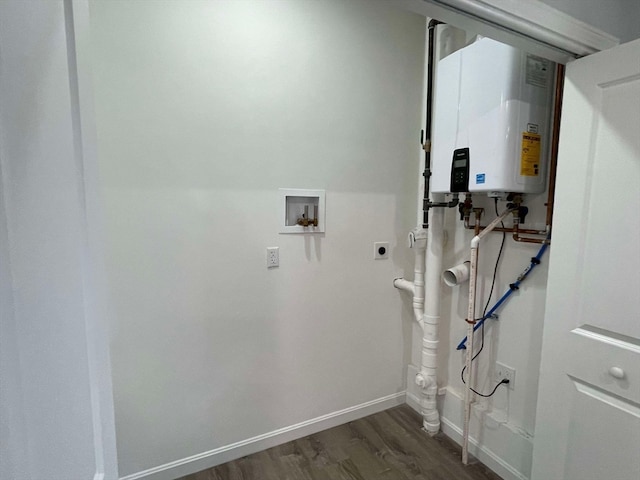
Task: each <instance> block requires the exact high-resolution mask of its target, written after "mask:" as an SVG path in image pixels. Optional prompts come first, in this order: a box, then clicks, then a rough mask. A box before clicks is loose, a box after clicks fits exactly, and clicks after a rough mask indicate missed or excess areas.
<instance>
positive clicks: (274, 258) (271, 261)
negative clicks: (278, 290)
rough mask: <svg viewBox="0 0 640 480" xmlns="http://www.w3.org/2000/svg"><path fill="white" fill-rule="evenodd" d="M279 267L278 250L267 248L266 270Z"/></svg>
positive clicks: (277, 248) (276, 248)
mask: <svg viewBox="0 0 640 480" xmlns="http://www.w3.org/2000/svg"><path fill="white" fill-rule="evenodd" d="M279 266H280V248H279V247H267V268H274V267H279Z"/></svg>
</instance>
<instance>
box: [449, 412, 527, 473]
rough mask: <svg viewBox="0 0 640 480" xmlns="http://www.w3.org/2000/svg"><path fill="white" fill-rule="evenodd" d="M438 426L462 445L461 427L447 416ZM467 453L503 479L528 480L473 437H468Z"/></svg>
mask: <svg viewBox="0 0 640 480" xmlns="http://www.w3.org/2000/svg"><path fill="white" fill-rule="evenodd" d="M440 426H441V428H442V433H444V434H445V435H446V436H447V437H449V438H451V439H452V440H454V441H455V442H456V443H458V444H459V445H462V429H461V428H459V427H458V426H457V425H455V424H454V423H453V422H451V421H450V420H448V419H447V418H440ZM469 444H470V445H471V448H469V453H471V454H472V455H473V456H474V457H476V458H477V459H478V460H479V461H480V462H482V463H483V464H484V465H486V466H487V467H489V468H490V469H491V470H493V471H494V472H495V473H497V474H498V475H499V476H501V477H502V478H503V479H504V480H529V479H528V478H527V477H526V476H525V475H523V474H522V473H520V472H519V471H517V470H516V469H515V468H513V467H512V466H511V465H509V464H508V463H507V462H505V461H504V460H503V459H502V458H500V457H499V456H498V455H496V454H495V453H494V452H493V451H491V449H489V448H487V447H485V446H484V445H480V444H479V443H478V442H477V440H476V439H475V438H473V437H469Z"/></svg>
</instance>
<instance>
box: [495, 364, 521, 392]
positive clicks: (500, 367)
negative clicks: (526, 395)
mask: <svg viewBox="0 0 640 480" xmlns="http://www.w3.org/2000/svg"><path fill="white" fill-rule="evenodd" d="M505 378H506V379H507V380H509V383H508V384H507V386H508V387H509V390H513V389H514V388H515V384H516V369H515V368H511V367H508V366H506V365H505V364H504V363H500V362H496V370H495V375H494V380H495V381H496V383H498V382H501V381H502V380H504V379H505Z"/></svg>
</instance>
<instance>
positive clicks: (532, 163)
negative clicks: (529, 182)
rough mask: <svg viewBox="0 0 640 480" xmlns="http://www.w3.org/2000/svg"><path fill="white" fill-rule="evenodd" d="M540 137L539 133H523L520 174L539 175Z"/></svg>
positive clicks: (526, 175)
mask: <svg viewBox="0 0 640 480" xmlns="http://www.w3.org/2000/svg"><path fill="white" fill-rule="evenodd" d="M540 138H541V137H540V135H538V134H537V133H529V132H523V133H522V155H521V157H520V175H522V176H523V177H537V176H538V175H539V174H540Z"/></svg>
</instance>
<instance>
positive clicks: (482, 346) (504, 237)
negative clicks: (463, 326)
mask: <svg viewBox="0 0 640 480" xmlns="http://www.w3.org/2000/svg"><path fill="white" fill-rule="evenodd" d="M493 200H494V207H495V211H496V216H500V214H499V213H498V198H497V197H496V198H494V199H493ZM500 225H501V226H502V228H504V222H502V221H501V222H500ZM506 239H507V234H506V233H505V232H504V231H503V232H502V243H501V244H500V250H499V251H498V258H496V265H495V267H494V269H493V279H492V280H491V289H490V290H489V298H487V303H486V304H485V306H484V310H483V311H482V319H484V318H485V317H486V315H487V309H488V308H489V303H490V302H491V297H492V296H493V289H494V287H495V285H496V276H497V274H498V266H499V265H500V259H501V258H502V252H503V250H504V244H505V240H506ZM481 338H482V340H481V342H480V348H479V349H478V351H477V352H476V354H475V355H474V356H473V357H472V358H471V361H472V362H473V361H474V360H475V359H476V358H477V357H478V355H480V352H482V349H483V348H484V322H482V337H481ZM466 369H467V366H466V365H465V366H464V367H462V371H461V372H460V379H461V380H462V383H463V384H464V385H466V384H467V382H465V381H464V371H465V370H466ZM503 383H509V380H507V379H506V378H503V379H502V380H501V381H500V383H498V384H497V385H496V386H495V387H494V389H493V390H492V391H491V393H490V394H488V395H485V394H483V393H480V392H477V391H476V390H474V389H473V388H471V391H472V392H473V393H475V394H476V395H480V396H481V397H485V398H488V397H491V396H492V395H493V394H494V393H496V390H498V387H499V386H500V385H502V384H503Z"/></svg>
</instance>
